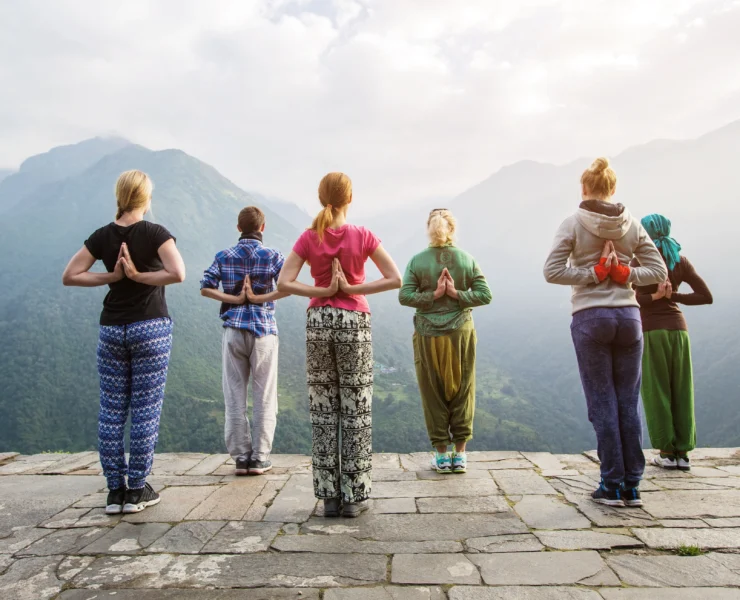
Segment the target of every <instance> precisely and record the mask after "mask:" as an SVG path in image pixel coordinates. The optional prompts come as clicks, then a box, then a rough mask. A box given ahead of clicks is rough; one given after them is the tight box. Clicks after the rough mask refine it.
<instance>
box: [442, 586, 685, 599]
mask: <svg viewBox="0 0 740 600" xmlns="http://www.w3.org/2000/svg"><path fill="white" fill-rule="evenodd" d="M448 598H449V600H602V599H601V596H599V594H598V593H596V592H594V591H591V590H584V589H580V588H574V587H513V586H503V587H495V588H484V587H466V586H455V587H453V588H452V589H451V590H450V591H449V592H448ZM692 600H696V598H693V599H692Z"/></svg>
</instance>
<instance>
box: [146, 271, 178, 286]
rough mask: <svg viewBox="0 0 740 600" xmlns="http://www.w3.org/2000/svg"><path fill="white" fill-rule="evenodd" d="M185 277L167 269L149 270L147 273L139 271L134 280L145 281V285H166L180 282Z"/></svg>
mask: <svg viewBox="0 0 740 600" xmlns="http://www.w3.org/2000/svg"><path fill="white" fill-rule="evenodd" d="M182 280H183V277H181V276H180V275H178V274H177V273H170V272H169V271H166V270H165V269H160V270H159V271H149V272H146V273H138V274H137V275H136V278H135V279H134V281H136V282H137V283H143V284H144V285H154V286H164V285H170V284H173V283H180V282H181V281H182Z"/></svg>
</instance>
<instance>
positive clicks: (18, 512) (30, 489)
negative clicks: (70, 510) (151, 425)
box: [0, 463, 105, 538]
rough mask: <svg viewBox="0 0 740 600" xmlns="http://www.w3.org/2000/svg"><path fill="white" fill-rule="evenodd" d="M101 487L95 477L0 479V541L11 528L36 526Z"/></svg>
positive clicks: (9, 477) (18, 476)
mask: <svg viewBox="0 0 740 600" xmlns="http://www.w3.org/2000/svg"><path fill="white" fill-rule="evenodd" d="M10 464H11V465H12V464H13V463H10ZM8 466H10V465H8ZM104 485H105V483H104V481H102V480H100V479H99V478H98V477H73V476H71V475H55V476H51V477H50V476H45V475H6V476H3V477H0V504H2V505H3V508H2V510H0V538H1V537H5V536H6V535H9V534H10V533H11V531H12V530H13V528H14V527H21V526H28V525H30V526H35V525H38V524H39V523H41V522H42V521H45V520H46V519H48V518H50V517H52V516H54V515H56V514H58V513H59V512H61V511H63V510H64V509H65V508H67V507H69V506H70V505H71V504H74V503H75V502H76V501H77V500H79V499H80V498H82V497H83V496H86V495H87V494H90V493H91V492H96V491H98V490H99V489H100V488H101V487H102V486H104Z"/></svg>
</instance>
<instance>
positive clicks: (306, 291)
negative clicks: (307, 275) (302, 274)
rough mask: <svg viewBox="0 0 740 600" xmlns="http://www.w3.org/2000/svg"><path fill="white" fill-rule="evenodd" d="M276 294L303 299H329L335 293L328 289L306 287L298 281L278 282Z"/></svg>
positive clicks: (313, 286) (312, 286)
mask: <svg viewBox="0 0 740 600" xmlns="http://www.w3.org/2000/svg"><path fill="white" fill-rule="evenodd" d="M278 292H280V293H281V294H285V295H286V296H301V297H303V298H329V297H331V296H333V295H334V294H335V293H336V292H332V291H331V289H329V288H324V287H317V286H315V285H306V284H305V283H301V282H300V281H281V282H278Z"/></svg>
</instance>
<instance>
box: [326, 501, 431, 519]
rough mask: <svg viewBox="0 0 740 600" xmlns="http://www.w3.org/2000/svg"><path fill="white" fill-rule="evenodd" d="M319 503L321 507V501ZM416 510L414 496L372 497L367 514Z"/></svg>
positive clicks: (399, 512)
mask: <svg viewBox="0 0 740 600" xmlns="http://www.w3.org/2000/svg"><path fill="white" fill-rule="evenodd" d="M320 504H321V508H322V509H323V503H320ZM416 510H417V509H416V501H415V500H414V498H377V499H376V498H373V499H371V500H370V508H369V509H368V514H370V515H372V514H403V513H415V512H416ZM422 512H423V511H422Z"/></svg>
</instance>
